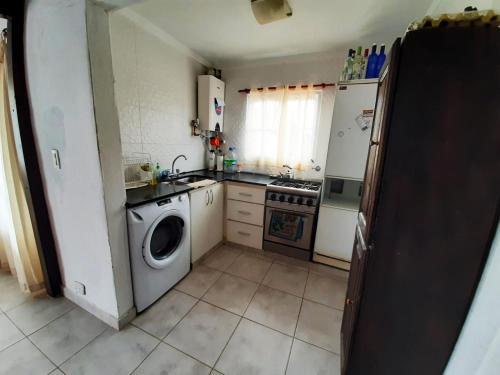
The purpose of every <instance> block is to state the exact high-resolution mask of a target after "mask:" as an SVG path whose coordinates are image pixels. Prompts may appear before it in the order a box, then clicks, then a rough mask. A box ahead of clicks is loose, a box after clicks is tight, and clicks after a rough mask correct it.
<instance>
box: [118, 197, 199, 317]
mask: <svg viewBox="0 0 500 375" xmlns="http://www.w3.org/2000/svg"><path fill="white" fill-rule="evenodd" d="M127 222H128V236H129V247H130V261H131V267H132V281H133V286H134V299H135V306H136V308H137V312H141V311H142V310H144V309H145V308H147V307H148V306H149V305H151V304H152V303H153V302H155V301H156V300H157V299H158V298H160V297H161V296H162V295H163V294H165V293H166V292H167V291H168V290H169V289H170V288H172V287H173V286H174V285H175V284H176V283H177V282H178V281H179V280H181V279H182V278H183V277H184V276H185V275H186V274H187V273H188V272H189V269H190V260H191V236H190V225H189V197H188V195H187V194H181V195H177V196H174V197H171V198H164V199H161V200H158V201H155V202H152V203H147V204H144V205H141V206H137V207H133V208H129V209H128V210H127Z"/></svg>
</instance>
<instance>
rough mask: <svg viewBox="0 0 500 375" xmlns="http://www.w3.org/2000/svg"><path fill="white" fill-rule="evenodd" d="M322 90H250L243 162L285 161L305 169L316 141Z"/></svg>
mask: <svg viewBox="0 0 500 375" xmlns="http://www.w3.org/2000/svg"><path fill="white" fill-rule="evenodd" d="M320 103H321V90H317V89H314V88H313V87H312V86H308V87H307V88H300V87H297V88H288V87H285V88H277V89H263V90H252V91H250V93H248V94H247V107H246V120H245V131H244V136H245V138H244V149H243V155H242V156H243V160H242V161H243V162H244V163H245V164H246V165H250V166H255V167H257V168H274V167H281V166H283V165H284V164H287V165H290V166H291V167H292V168H294V169H296V170H299V171H303V170H305V169H306V167H309V166H310V165H311V159H312V158H313V156H314V149H315V145H316V141H317V133H318V120H319V112H320Z"/></svg>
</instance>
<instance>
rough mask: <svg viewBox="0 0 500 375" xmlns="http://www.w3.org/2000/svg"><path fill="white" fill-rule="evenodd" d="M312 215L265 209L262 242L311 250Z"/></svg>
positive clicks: (271, 208)
mask: <svg viewBox="0 0 500 375" xmlns="http://www.w3.org/2000/svg"><path fill="white" fill-rule="evenodd" d="M313 224H314V215H313V214H308V213H303V212H295V211H288V210H283V209H280V208H273V207H266V225H265V227H264V229H265V232H264V240H266V241H271V242H276V243H280V244H283V245H288V246H293V247H297V248H299V249H305V250H310V249H311V237H312V232H313Z"/></svg>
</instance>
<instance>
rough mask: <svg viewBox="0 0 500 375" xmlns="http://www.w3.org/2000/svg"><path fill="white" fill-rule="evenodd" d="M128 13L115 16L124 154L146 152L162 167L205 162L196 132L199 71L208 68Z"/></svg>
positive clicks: (198, 166) (113, 42) (197, 165)
mask: <svg viewBox="0 0 500 375" xmlns="http://www.w3.org/2000/svg"><path fill="white" fill-rule="evenodd" d="M124 14H125V15H126V12H125V13H123V12H122V11H118V12H115V13H112V14H111V15H110V30H111V49H112V56H113V71H114V75H115V95H116V104H117V107H118V116H119V120H120V131H121V139H122V151H123V153H124V154H125V155H126V154H130V153H132V152H147V153H150V154H151V156H152V159H153V161H155V162H156V161H158V162H159V163H160V165H161V167H162V168H169V169H170V166H171V163H172V160H173V159H174V157H175V156H177V155H178V154H181V153H182V154H185V155H186V156H187V157H188V160H187V161H184V160H179V162H178V163H177V164H176V167H178V168H180V169H181V170H183V171H186V170H195V169H202V168H204V167H205V148H204V146H203V143H202V140H201V139H200V138H199V137H193V136H191V128H190V122H191V120H193V119H194V118H196V116H197V108H196V106H197V104H196V97H197V95H196V94H197V76H198V75H199V74H204V72H205V67H204V66H203V65H202V64H200V63H199V62H197V61H195V60H194V59H193V58H192V57H190V56H188V55H186V54H185V53H184V52H183V51H181V50H179V49H178V48H176V47H174V46H171V45H169V44H168V43H167V42H166V41H165V40H162V39H161V38H159V37H158V36H157V35H153V33H151V32H149V30H148V25H147V24H137V23H136V22H134V21H133V20H131V19H130V18H128V17H127V16H125V15H124Z"/></svg>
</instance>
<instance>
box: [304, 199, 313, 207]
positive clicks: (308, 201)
mask: <svg viewBox="0 0 500 375" xmlns="http://www.w3.org/2000/svg"><path fill="white" fill-rule="evenodd" d="M306 204H307V205H308V206H312V205H313V200H312V199H311V198H309V199H308V200H307V202H306Z"/></svg>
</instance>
